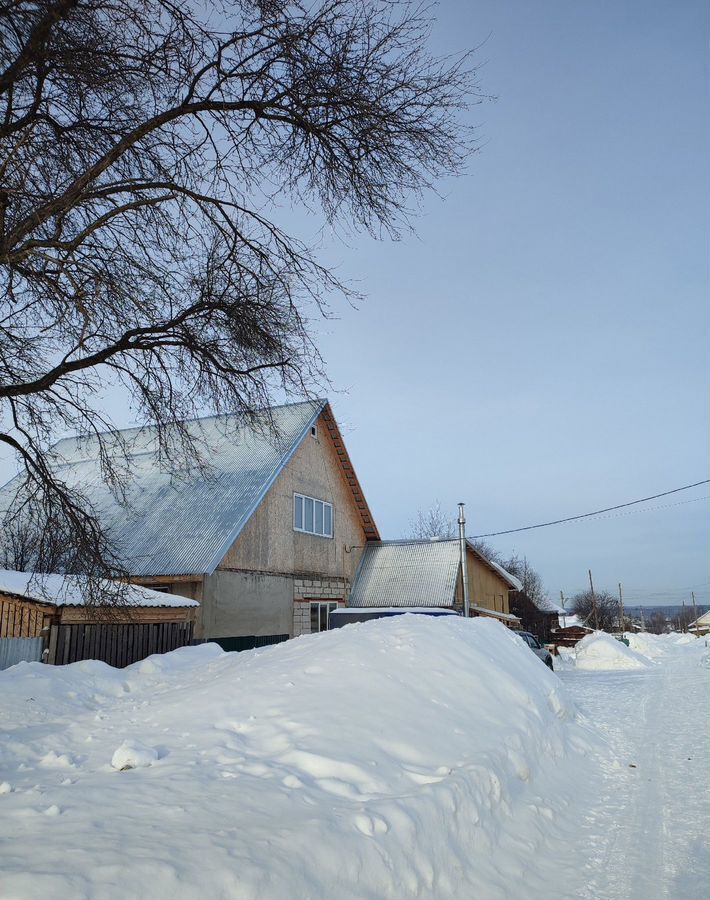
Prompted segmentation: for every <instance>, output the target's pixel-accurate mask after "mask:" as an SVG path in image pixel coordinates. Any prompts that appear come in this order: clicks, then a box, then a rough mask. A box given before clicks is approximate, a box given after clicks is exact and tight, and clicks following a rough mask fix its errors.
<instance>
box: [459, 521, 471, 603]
mask: <svg viewBox="0 0 710 900" xmlns="http://www.w3.org/2000/svg"><path fill="white" fill-rule="evenodd" d="M463 506H464V505H463V503H459V552H460V555H461V581H462V583H463V615H464V618H465V619H468V617H469V614H470V611H471V604H470V600H469V595H468V563H467V562H466V516H464V514H463Z"/></svg>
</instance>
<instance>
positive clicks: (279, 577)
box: [196, 414, 366, 639]
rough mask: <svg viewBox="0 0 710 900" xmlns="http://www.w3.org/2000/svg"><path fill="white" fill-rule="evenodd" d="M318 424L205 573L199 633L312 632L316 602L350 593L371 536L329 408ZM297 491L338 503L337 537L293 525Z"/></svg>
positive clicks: (204, 635) (228, 635)
mask: <svg viewBox="0 0 710 900" xmlns="http://www.w3.org/2000/svg"><path fill="white" fill-rule="evenodd" d="M316 427H317V435H316V436H315V437H313V436H312V435H311V434H310V433H308V434H307V435H306V436H305V438H304V439H303V441H302V442H301V444H300V445H299V446H298V447H297V448H296V450H295V452H294V454H293V456H292V457H291V458H290V460H289V461H288V462H287V463H286V465H285V466H284V468H283V470H282V471H281V472H280V473H279V475H278V476H277V478H276V480H275V481H274V483H273V484H272V486H271V487H270V488H269V490H268V492H267V493H266V496H265V497H264V499H263V500H262V501H261V503H260V504H259V506H258V507H257V509H256V510H255V511H254V513H253V514H252V516H251V518H250V519H249V521H248V522H247V523H246V525H245V526H244V528H243V529H242V531H241V533H240V534H239V536H238V537H237V539H236V540H235V542H234V544H233V545H232V546H231V547H230V549H229V550H228V551H227V553H226V554H225V556H224V558H223V560H222V561H221V563H220V564H219V566H218V567H217V570H216V571H215V572H214V573H213V574H212V575H208V576H205V579H204V589H203V596H202V605H201V609H200V613H199V615H198V622H197V629H196V635H197V637H199V638H233V637H246V636H254V637H267V636H268V637H272V638H277V637H278V638H279V639H282V638H283V637H285V636H287V635H288V636H295V635H298V634H303V633H307V632H308V631H310V604H311V602H312V601H324V600H334V601H340V602H344V601H346V600H347V597H348V594H349V592H350V585H351V582H352V579H353V576H354V574H355V570H356V569H357V564H358V562H359V560H360V555H361V554H362V548H363V546H364V544H365V540H366V535H365V531H364V527H363V520H362V517H361V513H360V511H359V510H358V507H357V505H356V502H355V499H354V497H353V490H352V488H351V486H350V485H349V484H348V482H347V480H346V477H345V474H344V472H343V465H342V460H341V459H340V458H339V456H338V453H337V451H336V449H335V447H334V445H333V438H332V437H331V431H330V430H329V428H328V420H327V419H326V416H325V414H321V416H320V417H319V419H318V421H317V423H316ZM294 493H298V494H303V495H305V496H308V497H314V498H316V499H317V500H325V501H327V502H328V503H331V504H332V506H333V537H332V538H325V537H320V536H318V535H313V534H305V533H303V532H300V531H295V530H294V528H293V495H294Z"/></svg>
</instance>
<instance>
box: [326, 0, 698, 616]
mask: <svg viewBox="0 0 710 900" xmlns="http://www.w3.org/2000/svg"><path fill="white" fill-rule="evenodd" d="M436 14H437V23H436V26H435V29H434V35H433V39H434V41H435V44H436V48H437V50H440V51H456V50H460V49H465V48H469V47H473V46H479V45H482V46H480V49H479V50H478V51H477V53H476V57H475V59H477V61H478V62H479V64H480V70H479V83H480V87H481V90H482V91H483V92H484V93H486V94H488V95H494V96H495V98H496V99H495V100H494V101H493V102H486V103H484V104H482V105H479V106H475V107H473V108H472V110H471V111H470V113H469V114H468V121H469V122H471V123H472V124H474V125H476V126H478V129H479V130H478V136H479V140H480V149H479V151H478V153H477V154H476V155H475V156H474V157H473V158H472V159H471V161H470V164H469V166H468V173H467V175H466V176H465V177H462V178H458V179H452V180H450V181H448V182H446V183H444V184H443V185H442V186H441V193H442V194H443V195H444V198H443V199H440V198H437V197H435V196H429V197H427V198H426V199H425V202H424V206H423V213H422V216H421V217H420V218H419V220H418V221H417V223H416V231H417V236H416V237H406V238H405V239H403V240H401V241H400V242H398V243H395V244H393V243H391V242H380V243H377V242H373V241H372V240H371V239H369V238H363V239H361V240H357V241H354V242H353V241H350V246H349V248H343V247H340V248H338V247H337V244H335V243H334V244H333V246H332V247H331V248H329V252H331V253H332V255H333V259H334V260H337V262H338V263H339V271H340V272H341V273H346V274H349V275H351V276H352V277H354V278H355V279H357V281H358V284H359V286H360V287H361V289H362V290H363V291H364V292H365V293H366V294H367V300H366V302H364V303H363V304H361V305H360V307H359V309H358V310H357V311H350V310H347V309H344V310H342V311H341V313H342V314H341V318H340V320H339V321H336V322H329V323H327V326H326V327H324V328H322V329H321V332H322V333H321V338H320V346H321V347H322V348H323V351H324V354H325V357H326V360H327V363H328V371H329V374H330V377H331V379H332V380H333V382H334V385H335V387H336V388H337V389H338V391H340V392H342V393H339V392H333V394H332V400H333V405H334V408H335V410H336V414H337V415H338V417H339V419H340V420H341V422H343V423H344V427H345V430H346V439H347V443H348V447H349V449H350V452H351V455H352V457H353V459H354V463H355V465H356V468H357V471H358V474H359V477H360V480H361V481H362V483H363V487H364V489H365V492H366V495H367V497H368V500H369V502H370V505H371V507H372V509H373V513H374V515H375V518H376V521H377V523H378V526H379V528H380V531H381V533H382V535H383V536H384V537H401V536H406V534H407V533H408V532H409V530H410V528H411V522H412V519H413V518H414V517H415V515H416V512H417V510H418V509H420V508H426V507H428V506H430V505H431V504H432V503H433V502H434V501H436V500H438V501H439V502H440V503H441V504H442V506H443V507H445V509H447V510H451V513H452V515H455V513H456V503H457V502H458V501H464V502H465V503H466V514H467V520H468V522H467V530H468V532H469V533H471V534H480V533H485V532H492V531H500V530H507V529H512V528H516V527H519V526H524V525H529V524H535V523H537V522H544V521H548V520H550V519H556V518H560V517H564V516H569V515H575V514H578V513H584V512H588V511H591V510H595V509H600V508H604V507H608V506H613V505H615V504H618V503H623V502H625V501H629V500H634V499H637V498H640V497H646V496H649V495H651V494H656V493H660V492H662V491H666V490H670V489H672V488H675V487H678V486H681V485H686V484H690V483H693V482H696V481H699V480H702V479H704V478H710V464H709V453H708V449H709V448H708V435H710V427H709V425H710V422H709V421H708V419H709V416H708V397H710V372H709V366H708V348H710V340H709V338H710V303H709V302H708V300H709V298H710V279H709V275H708V237H709V234H710V229H709V227H708V226H709V220H710V212H709V211H710V203H709V199H710V190H709V188H710V177H709V173H710V168H709V165H708V163H709V162H710V140H709V132H710V129H709V120H708V111H709V110H710V105H709V99H710V98H709V96H708V94H709V91H708V83H709V78H708V58H709V57H708V44H709V37H710V6H708V4H707V3H702V2H698V3H692V2H685V3H670V2H666V3H658V2H653V0H643V2H628V0H626V2H619V0H614V2H593V3H592V2H587V3H581V2H569V0H565V2H557V0H546V2H544V3H540V2H537V3H535V2H532V3H531V2H530V0H526V2H500V0H499V2H478V0H477V2H452V0H448V2H444V3H442V4H441V5H440V7H439V8H438V10H437V13H436ZM708 495H710V485H705V486H704V487H701V488H698V489H696V490H694V491H688V492H684V493H682V494H678V495H674V496H671V497H668V498H665V499H663V500H658V501H655V502H654V503H649V504H647V506H648V507H654V509H653V510H652V511H648V512H637V511H634V512H633V513H632V512H631V510H629V511H628V512H629V514H624V515H619V514H617V515H616V516H615V517H613V518H604V519H600V520H591V521H587V522H583V523H577V524H570V525H563V526H558V527H550V528H544V529H540V530H537V531H531V532H527V533H523V534H518V535H512V536H508V537H501V538H491V539H490V542H491V543H492V544H493V545H494V546H495V547H496V548H497V549H499V550H500V551H501V552H503V553H505V554H508V553H510V552H513V551H516V552H517V553H519V554H521V555H526V556H527V557H528V559H529V560H530V562H531V563H532V564H533V565H534V566H535V567H536V568H537V569H538V570H539V571H540V573H541V575H542V577H543V580H544V583H545V585H546V587H547V589H548V590H549V591H550V593H551V595H553V596H555V597H556V596H558V595H559V591H560V590H563V591H564V592H565V595H566V596H569V595H571V594H573V593H574V592H575V591H578V590H581V589H583V588H585V587H586V586H587V584H588V574H587V573H588V570H589V569H590V568H591V569H592V572H593V577H594V581H595V587H599V588H607V589H610V590H613V591H616V590H617V585H618V583H619V582H622V583H623V585H624V593H625V596H626V597H627V598H628V602H638V601H646V602H658V603H660V602H666V603H669V602H678V603H680V602H681V600H683V599H685V600H686V601H688V602H690V590H693V589H694V590H695V592H696V597H697V598H698V601H699V602H700V601H701V599H702V600H704V601H705V602H710V501H708V500H707V499H705V500H698V499H697V498H702V497H707V496H708ZM690 500H693V502H686V501H690ZM671 503H674V504H677V503H682V505H674V506H667V505H668V504H671ZM658 506H667V508H664V509H655V507H658ZM639 509H640V508H639V507H636V508H635V510H639Z"/></svg>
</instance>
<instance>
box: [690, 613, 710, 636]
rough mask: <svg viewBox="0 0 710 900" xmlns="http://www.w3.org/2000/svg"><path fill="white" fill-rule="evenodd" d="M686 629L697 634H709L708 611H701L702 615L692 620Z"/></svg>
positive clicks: (709, 615) (709, 614)
mask: <svg viewBox="0 0 710 900" xmlns="http://www.w3.org/2000/svg"><path fill="white" fill-rule="evenodd" d="M688 631H689V632H691V633H692V634H697V635H699V636H700V635H703V634H710V612H706V613H703V615H702V616H698V618H697V619H696V620H695V622H693V624H692V625H689V626H688Z"/></svg>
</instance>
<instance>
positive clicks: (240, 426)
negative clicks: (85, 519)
mask: <svg viewBox="0 0 710 900" xmlns="http://www.w3.org/2000/svg"><path fill="white" fill-rule="evenodd" d="M326 403H327V401H326V400H313V401H308V402H305V403H292V404H288V405H286V406H275V407H272V408H271V409H268V410H264V411H263V412H262V413H261V414H260V417H259V418H257V420H256V421H255V422H254V423H248V422H246V421H245V420H244V418H243V417H241V416H238V415H231V416H230V415H227V416H212V417H210V418H205V419H195V420H193V421H191V422H187V423H185V424H186V427H187V429H188V431H189V433H190V434H191V436H192V437H193V438H196V439H197V440H198V441H199V442H200V443H201V446H202V454H203V456H204V458H205V460H206V463H207V465H208V466H209V471H208V473H207V474H206V475H205V473H204V472H203V471H200V469H199V467H197V468H195V469H193V470H192V471H190V472H187V473H184V474H183V475H182V476H181V477H180V478H175V477H172V476H171V473H170V471H168V468H167V467H166V466H165V465H164V464H162V462H161V459H160V458H159V454H158V443H157V437H156V430H155V428H154V427H144V428H131V429H126V430H124V431H121V432H119V433H118V437H117V438H116V448H117V449H116V458H117V462H120V452H119V444H118V442H119V440H120V441H122V442H124V444H125V446H126V449H127V452H128V456H129V464H130V473H129V477H128V480H127V500H128V511H127V508H126V506H122V505H121V504H119V503H118V502H117V501H116V498H115V497H114V496H113V494H112V493H111V491H110V490H109V488H108V486H107V485H106V483H105V479H104V477H103V475H102V472H101V465H100V461H99V455H98V451H99V447H98V440H97V439H96V438H95V437H91V438H85V439H82V438H74V437H72V438H65V439H64V440H61V441H59V442H58V443H57V444H56V445H55V446H54V447H53V450H52V453H53V456H54V460H55V462H54V467H55V469H56V471H57V473H58V474H59V475H60V477H61V478H62V480H63V481H64V482H65V483H66V484H67V485H68V486H69V487H70V488H77V489H78V490H80V491H81V492H83V493H85V494H86V495H87V496H89V497H90V498H91V501H92V503H93V504H94V507H95V509H96V511H97V513H98V516H99V519H100V521H101V522H102V524H103V525H104V527H105V528H106V529H107V531H108V532H109V534H110V535H111V537H112V538H113V540H114V541H115V543H116V545H117V546H118V547H119V549H120V552H121V556H122V561H123V563H124V565H125V566H126V568H127V570H128V571H129V572H130V573H131V575H138V576H146V575H185V574H193V573H195V574H203V573H204V574H211V573H212V572H213V571H214V569H215V568H216V566H217V565H218V564H219V562H220V561H221V560H222V558H223V557H224V554H225V553H226V552H227V550H228V549H229V547H230V546H231V545H232V544H233V543H234V541H235V539H236V538H237V536H238V534H239V532H240V531H241V530H242V528H243V527H244V525H245V524H246V522H247V521H248V519H249V518H250V516H251V515H252V513H253V512H254V510H255V509H256V507H257V506H258V504H259V503H260V502H261V500H262V499H263V497H264V495H265V494H266V492H267V490H268V489H269V488H270V487H271V485H272V483H273V482H274V480H275V479H276V477H277V475H278V474H279V472H280V471H281V470H282V469H283V467H284V466H285V465H286V463H287V462H288V460H289V459H290V458H291V456H292V455H293V453H294V451H295V450H296V448H297V447H298V446H299V444H300V443H301V441H302V440H303V438H304V437H305V436H306V435H307V434H308V432H309V430H310V428H311V426H312V425H313V424H314V423H315V421H316V419H317V418H318V416H319V415H320V413H321V412H322V410H323V409H324V408H325V406H326ZM271 426H273V427H271ZM105 439H107V438H106V436H105ZM20 484H21V482H20V480H19V479H14V480H13V481H11V482H9V483H8V484H7V485H5V487H4V488H2V489H0V511H1V510H2V509H3V507H5V508H7V506H9V504H10V503H11V502H12V498H13V497H14V496H15V491H16V490H17V489H18V488H19V486H20Z"/></svg>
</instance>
